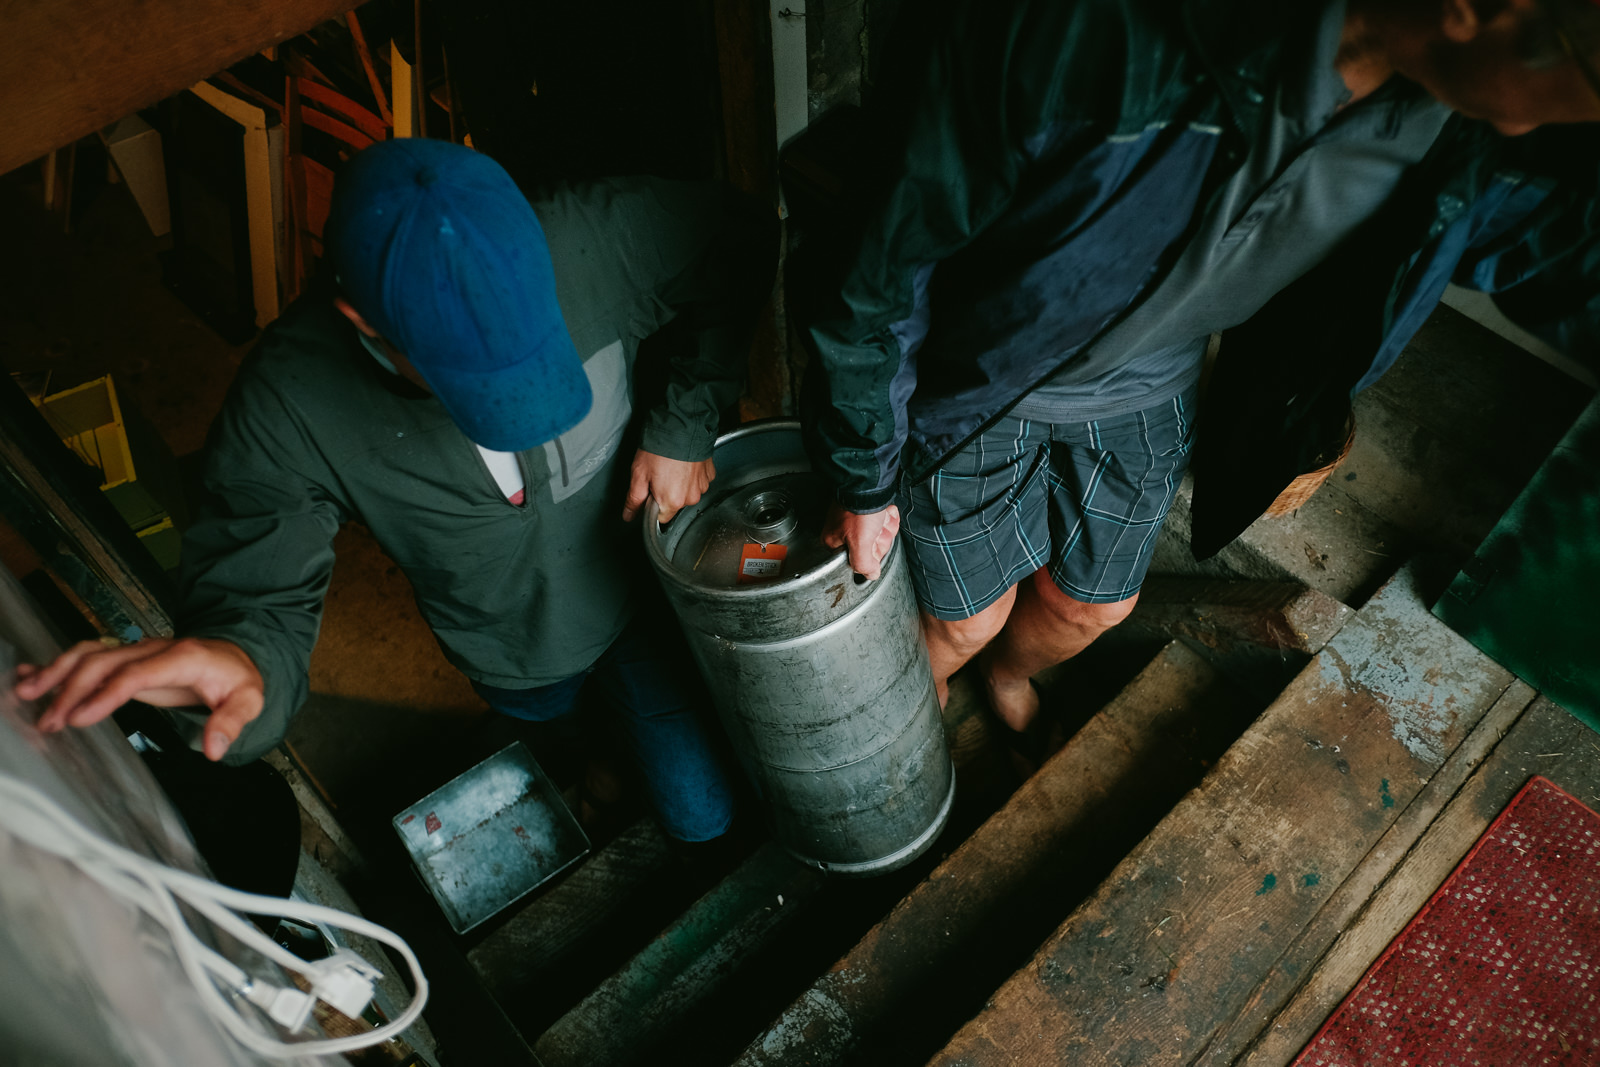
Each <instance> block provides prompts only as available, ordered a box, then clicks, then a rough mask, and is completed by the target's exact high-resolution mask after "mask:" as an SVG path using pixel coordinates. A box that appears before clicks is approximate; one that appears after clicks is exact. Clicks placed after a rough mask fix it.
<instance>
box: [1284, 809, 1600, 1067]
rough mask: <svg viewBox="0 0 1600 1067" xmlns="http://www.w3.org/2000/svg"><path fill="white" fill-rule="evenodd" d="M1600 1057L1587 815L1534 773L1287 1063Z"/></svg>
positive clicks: (1596, 847) (1592, 851)
mask: <svg viewBox="0 0 1600 1067" xmlns="http://www.w3.org/2000/svg"><path fill="white" fill-rule="evenodd" d="M1524 1064H1528V1065H1532V1064H1540V1065H1543V1064H1561V1065H1577V1064H1600V815H1597V814H1596V813H1595V812H1593V811H1590V810H1589V809H1588V808H1587V807H1585V806H1584V805H1582V804H1580V803H1579V802H1578V801H1577V800H1575V799H1573V798H1572V797H1571V796H1569V795H1567V794H1566V793H1564V792H1562V791H1561V790H1560V789H1557V788H1556V786H1555V785H1554V784H1552V783H1551V782H1550V781H1549V780H1547V779H1544V778H1534V779H1533V780H1532V781H1530V782H1529V783H1528V784H1527V785H1526V786H1525V787H1523V789H1522V792H1520V793H1518V794H1517V796H1516V798H1515V799H1514V800H1512V802H1511V803H1510V805H1508V806H1507V807H1506V810H1505V811H1504V812H1502V813H1501V814H1500V817H1499V818H1497V819H1496V820H1495V821H1494V824H1493V825H1491V826H1490V827H1489V829H1488V830H1487V831H1486V832H1485V833H1484V835H1483V837H1482V838H1480V839H1479V841H1478V843H1477V844H1476V845H1474V846H1473V848H1472V851H1471V852H1469V853H1468V854H1467V858H1466V859H1464V860H1462V861H1461V865H1460V866H1459V867H1457V868H1456V870H1455V872H1454V873H1453V874H1451V875H1450V877H1449V878H1448V879H1446V880H1445V883H1444V885H1442V886H1440V887H1439V891H1438V892H1437V893H1435V894H1434V896H1433V899H1432V900H1430V901H1428V904H1427V906H1426V907H1424V908H1423V909H1422V911H1420V912H1419V913H1418V914H1417V916H1416V918H1414V919H1412V920H1411V922H1410V923H1409V924H1408V925H1407V926H1406V928H1405V930H1404V931H1403V932H1402V933H1401V934H1400V936H1399V937H1397V938H1395V940H1394V942H1393V943H1392V944H1391V945H1390V946H1389V947H1388V948H1387V949H1386V950H1384V953H1383V955H1382V956H1381V957H1379V959H1378V962H1377V963H1375V964H1373V965H1372V969H1371V970H1369V971H1368V972H1367V974H1366V976H1365V977H1364V978H1362V979H1361V981H1360V982H1359V983H1358V984H1357V985H1356V988H1355V989H1354V991H1352V992H1351V994H1350V996H1349V997H1347V998H1346V999H1345V1002H1344V1003H1343V1004H1341V1005H1340V1006H1339V1009H1338V1010H1337V1011H1336V1012H1334V1013H1333V1015H1332V1016H1331V1017H1330V1018H1329V1019H1328V1021H1327V1022H1326V1023H1325V1024H1323V1027H1322V1030H1321V1032H1319V1033H1318V1034H1317V1036H1316V1037H1315V1038H1314V1039H1313V1040H1312V1041H1311V1043H1310V1044H1309V1045H1307V1046H1306V1048H1305V1051H1303V1052H1302V1053H1301V1054H1300V1056H1299V1058H1298V1059H1296V1060H1295V1061H1294V1067H1402V1065H1403V1067H1423V1065H1426V1067H1458V1065H1459V1067H1522V1065H1524Z"/></svg>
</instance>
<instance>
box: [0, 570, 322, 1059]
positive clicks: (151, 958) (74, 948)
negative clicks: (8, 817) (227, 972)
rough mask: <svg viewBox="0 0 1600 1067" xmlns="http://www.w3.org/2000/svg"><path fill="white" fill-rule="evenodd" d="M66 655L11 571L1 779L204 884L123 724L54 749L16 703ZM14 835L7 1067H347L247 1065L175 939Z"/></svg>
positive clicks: (2, 959) (0, 896) (3, 958)
mask: <svg viewBox="0 0 1600 1067" xmlns="http://www.w3.org/2000/svg"><path fill="white" fill-rule="evenodd" d="M56 649H57V646H56V643H55V641H54V639H53V638H52V637H51V636H50V634H49V632H48V631H47V629H46V628H45V626H44V624H43V623H42V622H41V620H40V617H39V615H38V612H37V611H36V610H35V609H34V607H33V605H32V603H31V601H30V600H29V599H28V597H27V595H26V593H25V592H24V591H23V590H22V588H21V587H20V586H19V585H18V584H17V582H16V580H15V579H14V578H13V577H12V576H11V575H10V574H9V573H7V572H5V571H4V570H0V771H3V772H5V773H7V774H11V775H14V776H16V777H18V778H20V779H22V780H23V781H26V782H29V783H31V784H32V785H34V786H37V787H38V788H40V789H42V790H44V791H45V792H46V793H47V794H48V795H49V796H51V797H52V798H53V799H55V800H56V801H58V802H59V803H60V804H62V805H63V806H64V807H66V808H67V810H68V811H70V812H71V813H72V814H73V815H75V816H77V817H78V818H79V819H80V820H82V822H83V823H84V825H86V826H88V827H90V828H92V829H94V830H96V831H97V832H99V833H101V834H103V835H104V836H105V837H106V838H108V839H109V840H111V841H114V842H116V843H118V844H120V845H123V846H125V847H127V848H130V849H133V850H135V851H137V852H140V853H143V854H145V855H148V856H151V857H153V858H155V859H158V860H160V861H161V862H163V863H166V864H168V865H170V866H173V867H177V868H180V869H182V870H188V871H194V872H197V873H206V872H204V870H203V868H202V866H201V864H200V861H199V858H198V857H197V856H196V854H195V851H194V845H193V843H192V842H191V840H190V838H189V833H188V831H187V830H186V829H185V828H184V826H183V823H182V821H181V820H180V819H179V817H178V815H177V813H176V812H175V811H174V810H173V808H172V806H171V805H170V804H169V803H168V802H167V799H166V797H165V795H164V794H163V793H162V792H161V789H160V787H159V786H157V785H156V782H155V780H154V779H153V778H152V777H151V776H150V774H149V772H147V771H146V770H145V768H144V765H143V764H142V763H141V762H140V761H139V758H138V756H137V754H136V753H135V752H134V751H133V749H132V748H131V747H130V746H129V745H128V743H127V741H126V740H125V739H124V738H123V737H122V735H121V733H120V732H119V731H118V730H117V729H116V727H115V726H114V725H112V724H111V723H109V722H107V723H101V724H100V725H99V726H97V727H95V728H93V729H88V730H70V731H66V732H64V733H60V734H53V735H49V736H46V735H43V734H40V733H39V732H38V731H37V730H35V729H34V728H33V723H34V720H35V719H36V718H37V717H38V711H39V709H38V708H36V707H35V706H33V705H31V704H23V703H21V702H19V701H18V700H17V699H16V697H15V696H13V695H12V692H11V686H12V683H13V681H14V679H15V665H16V663H17V662H19V660H20V661H22V662H31V663H41V662H47V661H48V660H49V659H50V658H51V657H53V656H54V654H55V652H56ZM4 826H5V813H4V812H3V811H0V1061H3V1062H4V1063H5V1064H7V1065H8V1067H79V1065H82V1067H123V1065H126V1067H157V1065H160V1067H170V1065H188V1064H194V1065H197V1067H198V1065H204V1067H245V1065H256V1064H265V1063H287V1064H298V1065H309V1064H337V1063H343V1062H344V1060H343V1059H342V1057H306V1056H300V1057H296V1058H292V1059H286V1060H285V1059H278V1060H268V1059H265V1058H263V1057H260V1056H257V1055H254V1054H252V1053H250V1052H247V1051H246V1050H245V1049H243V1048H242V1047H241V1046H240V1045H238V1044H237V1043H236V1042H235V1041H234V1040H233V1039H232V1038H230V1037H229V1036H228V1035H227V1034H226V1032H225V1031H223V1029H222V1028H221V1026H220V1025H218V1023H217V1022H216V1021H215V1020H213V1019H212V1018H211V1017H210V1016H209V1015H207V1014H206V1012H205V1010H204V1009H203V1007H202V1006H201V1002H200V999H199V995H198V994H197V993H196V992H195V990H194V989H193V988H192V987H191V986H190V985H189V984H188V981H187V979H186V978H185V977H184V974H183V971H182V969H181V968H180V966H179V964H178V961H177V958H176V956H175V955H174V953H173V950H172V943H171V940H170V939H169V937H168V936H167V934H166V932H165V931H164V930H162V929H161V928H160V927H159V926H157V925H156V924H155V923H154V922H152V921H150V920H149V919H148V918H146V917H145V916H144V915H143V914H142V913H141V912H139V911H138V910H137V909H136V908H134V907H133V906H132V905H130V904H128V903H126V902H124V901H122V900H119V899H118V898H116V897H113V896H112V895H111V894H109V893H108V892H107V891H106V890H104V889H103V888H102V887H101V886H100V885H98V884H97V883H95V882H93V881H91V880H90V879H89V878H88V877H86V876H85V875H83V874H82V873H80V872H79V871H78V869H77V868H76V867H74V866H72V865H71V864H70V863H67V862H65V861H64V860H60V859H57V858H56V857H54V856H50V855H46V854H44V853H41V852H39V851H37V850H35V849H33V848H31V847H30V846H28V845H25V844H22V843H20V842H18V841H17V840H16V839H15V838H13V837H12V836H10V835H9V834H6V833H5V832H4ZM196 926H197V928H203V925H202V924H201V923H199V922H198V921H197V922H196ZM215 947H216V948H217V949H218V950H219V951H221V952H222V953H223V954H224V955H226V956H229V957H230V958H232V959H234V961H235V962H237V963H239V965H240V966H242V967H243V968H244V969H245V970H247V971H250V972H252V973H256V974H261V975H270V974H272V973H273V968H272V967H271V965H269V964H267V963H265V962H264V961H261V960H259V959H256V958H252V957H250V956H248V955H247V954H246V953H244V952H242V951H241V950H239V949H238V948H237V946H234V945H233V944H232V943H231V942H228V941H226V940H224V939H219V940H218V942H217V943H216V945H215ZM279 980H280V981H281V979H279ZM263 1032H268V1031H267V1030H266V1028H265V1024H263Z"/></svg>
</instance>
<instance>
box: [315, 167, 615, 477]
mask: <svg viewBox="0 0 1600 1067" xmlns="http://www.w3.org/2000/svg"><path fill="white" fill-rule="evenodd" d="M323 237H324V240H325V242H326V246H327V254H328V256H329V257H330V259H331V261H332V264H333V266H334V269H335V271H336V272H337V273H338V277H339V284H340V286H341V288H342V289H343V290H344V293H345V297H346V299H348V300H349V301H350V304H351V306H352V307H354V308H355V309H356V311H358V312H360V314H361V317H362V318H364V319H366V320H367V322H368V323H369V324H371V326H372V327H373V328H374V329H376V330H377V331H378V332H379V333H381V334H383V336H384V337H385V338H386V339H387V340H388V341H389V343H390V344H392V345H393V346H394V347H395V348H397V349H398V350H399V351H400V352H401V353H402V354H403V355H404V356H405V357H406V359H407V360H408V361H410V363H411V364H412V366H414V367H416V369H417V371H418V373H420V374H421V375H422V377H423V380H424V381H426V382H427V383H428V386H429V388H430V389H432V390H433V393H434V395H435V396H437V397H438V398H439V401H440V403H442V404H443V405H444V407H445V410H446V411H447V412H449V413H450V418H451V419H452V420H454V421H455V424H456V425H457V426H459V427H460V428H461V431H462V432H463V433H465V434H466V435H467V436H468V437H469V438H471V439H472V440H473V441H475V442H476V443H478V444H480V445H482V446H483V447H485V448H489V449H493V450H494V451H497V452H520V451H523V450H524V449H529V448H534V447H537V446H538V445H542V444H544V443H545V442H546V441H550V440H552V439H554V438H556V437H559V436H560V435H561V434H563V433H566V432H567V431H568V430H570V429H572V428H573V427H574V426H576V425H577V424H578V423H579V422H580V421H581V420H582V419H583V417H584V416H585V415H587V414H588V413H589V406H590V404H591V403H592V402H593V399H594V398H593V394H592V392H591V391H590V388H589V378H588V375H586V374H585V373H584V370H583V359H582V358H581V357H580V356H579V355H578V352H577V349H575V348H574V347H573V345H572V338H571V337H570V336H569V335H568V334H567V326H566V323H565V322H564V321H562V318H561V306H560V305H559V304H558V303H557V302H556V285H555V272H554V269H553V267H552V266H551V263H550V248H549V246H548V245H547V244H546V243H545V239H544V230H543V229H542V228H541V227H540V226H539V219H538V218H537V216H535V215H534V213H533V208H532V207H530V206H529V204H528V199H527V197H526V196H524V195H523V193H522V190H520V189H518V188H517V184H516V183H515V182H514V181H512V180H511V175H509V174H507V173H506V172H505V169H504V168H502V167H501V166H500V164H498V163H496V162H495V161H494V160H492V159H490V158H489V157H487V156H485V155H482V154H480V153H478V152H474V151H473V150H472V149H470V148H465V147H463V146H461V145H456V144H451V143H449V142H448V141H430V140H424V139H421V138H402V139H399V140H394V141H382V142H379V143H378V144H375V145H372V146H371V147H369V148H365V149H363V150H362V151H360V152H357V153H356V154H355V155H354V156H353V157H351V159H350V161H349V162H348V163H346V164H345V165H344V167H343V168H342V169H341V170H340V172H339V175H338V178H337V180H336V182H335V184H334V190H333V204H332V206H331V208H330V210H329V214H328V222H327V226H326V227H325V228H324V230H323Z"/></svg>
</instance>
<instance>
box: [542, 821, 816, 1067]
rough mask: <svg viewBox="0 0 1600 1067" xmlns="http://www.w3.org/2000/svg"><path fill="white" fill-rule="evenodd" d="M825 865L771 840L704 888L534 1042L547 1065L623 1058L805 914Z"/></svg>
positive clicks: (592, 1064) (596, 1066) (609, 1065)
mask: <svg viewBox="0 0 1600 1067" xmlns="http://www.w3.org/2000/svg"><path fill="white" fill-rule="evenodd" d="M825 877H826V876H825V875H824V874H823V873H822V872H821V871H818V870H816V869H814V868H812V867H807V866H805V865H803V864H801V863H800V862H799V861H798V860H796V859H794V858H793V857H791V856H790V855H789V854H788V853H787V852H786V851H784V849H783V848H782V847H781V846H779V845H777V844H774V843H772V842H768V843H767V844H764V845H762V846H761V847H760V848H759V849H757V850H756V852H755V854H754V855H752V856H751V857H750V858H749V859H748V860H746V861H745V862H744V863H743V864H742V865H741V866H740V867H739V868H738V869H736V870H735V871H734V872H733V873H732V874H731V875H729V876H728V877H727V878H726V879H724V880H723V881H722V883H721V884H719V885H718V886H716V888H714V889H712V890H711V892H709V893H707V894H706V895H705V896H704V897H702V898H700V900H698V901H697V902H696V903H695V904H694V906H693V907H691V908H690V909H689V910H688V911H686V912H685V913H684V914H683V915H682V916H681V917H680V918H679V919H678V920H677V921H676V922H674V923H673V924H672V925H670V926H668V927H667V928H666V929H665V930H664V931H662V933H661V935H660V936H659V937H657V938H655V939H654V940H653V941H651V942H650V943H649V944H648V945H646V946H645V948H644V949H643V950H641V951H640V952H639V953H638V955H636V956H634V957H633V959H632V960H630V961H629V962H628V963H627V964H626V965H625V966H624V967H623V968H622V969H621V970H619V971H618V972H617V973H616V974H614V975H612V976H611V977H610V978H607V979H606V980H605V981H604V982H602V983H601V984H600V986H599V987H598V988H596V989H595V990H594V992H592V993H591V994H589V996H588V997H586V998H584V1000H583V1001H582V1003H580V1004H578V1005H577V1006H576V1007H575V1008H573V1009H572V1010H571V1011H569V1012H568V1013H567V1014H566V1015H564V1016H562V1017H561V1018H560V1019H559V1020H557V1021H556V1023H555V1024H554V1025H553V1026H551V1027H550V1028H549V1029H548V1030H546V1031H545V1032H544V1034H543V1036H541V1037H540V1038H539V1040H538V1041H537V1042H536V1043H535V1044H534V1052H535V1054H536V1055H537V1056H538V1058H539V1061H540V1062H541V1063H542V1064H543V1065H544V1067H620V1065H622V1064H627V1063H632V1062H635V1061H636V1060H637V1059H638V1058H639V1057H640V1056H642V1055H643V1054H644V1053H645V1052H646V1051H647V1050H648V1049H649V1048H650V1047H651V1045H652V1043H653V1041H654V1039H655V1038H656V1037H657V1036H658V1035H660V1034H662V1033H664V1032H666V1031H667V1030H669V1029H670V1028H671V1027H672V1025H673V1024H674V1023H675V1022H676V1021H677V1020H678V1019H680V1018H681V1017H682V1016H683V1015H684V1014H685V1013H686V1012H687V1011H689V1010H690V1009H691V1008H693V1007H694V1005H695V1004H697V1003H698V1002H700V1001H702V1000H703V999H705V998H706V997H708V996H710V995H711V994H712V993H713V992H715V991H716V990H717V989H718V988H719V987H720V986H721V985H723V984H724V983H726V982H728V981H730V980H732V979H733V978H734V976H735V975H736V974H737V973H738V970H739V965H740V963H741V962H742V961H744V960H746V959H748V958H750V957H751V956H752V955H753V954H754V952H755V950H756V948H757V946H759V945H760V944H761V943H762V942H764V941H765V940H767V939H769V938H771V937H773V936H774V935H775V934H776V933H777V932H778V931H779V930H781V929H782V928H783V927H784V926H786V925H787V924H789V923H790V922H792V921H793V920H794V919H795V918H797V917H798V916H799V915H800V913H801V911H802V910H803V909H804V908H805V906H806V904H807V903H808V902H809V901H810V899H811V898H812V897H814V896H815V894H816V893H817V891H818V890H819V889H821V888H822V884H823V881H824V879H825Z"/></svg>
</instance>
